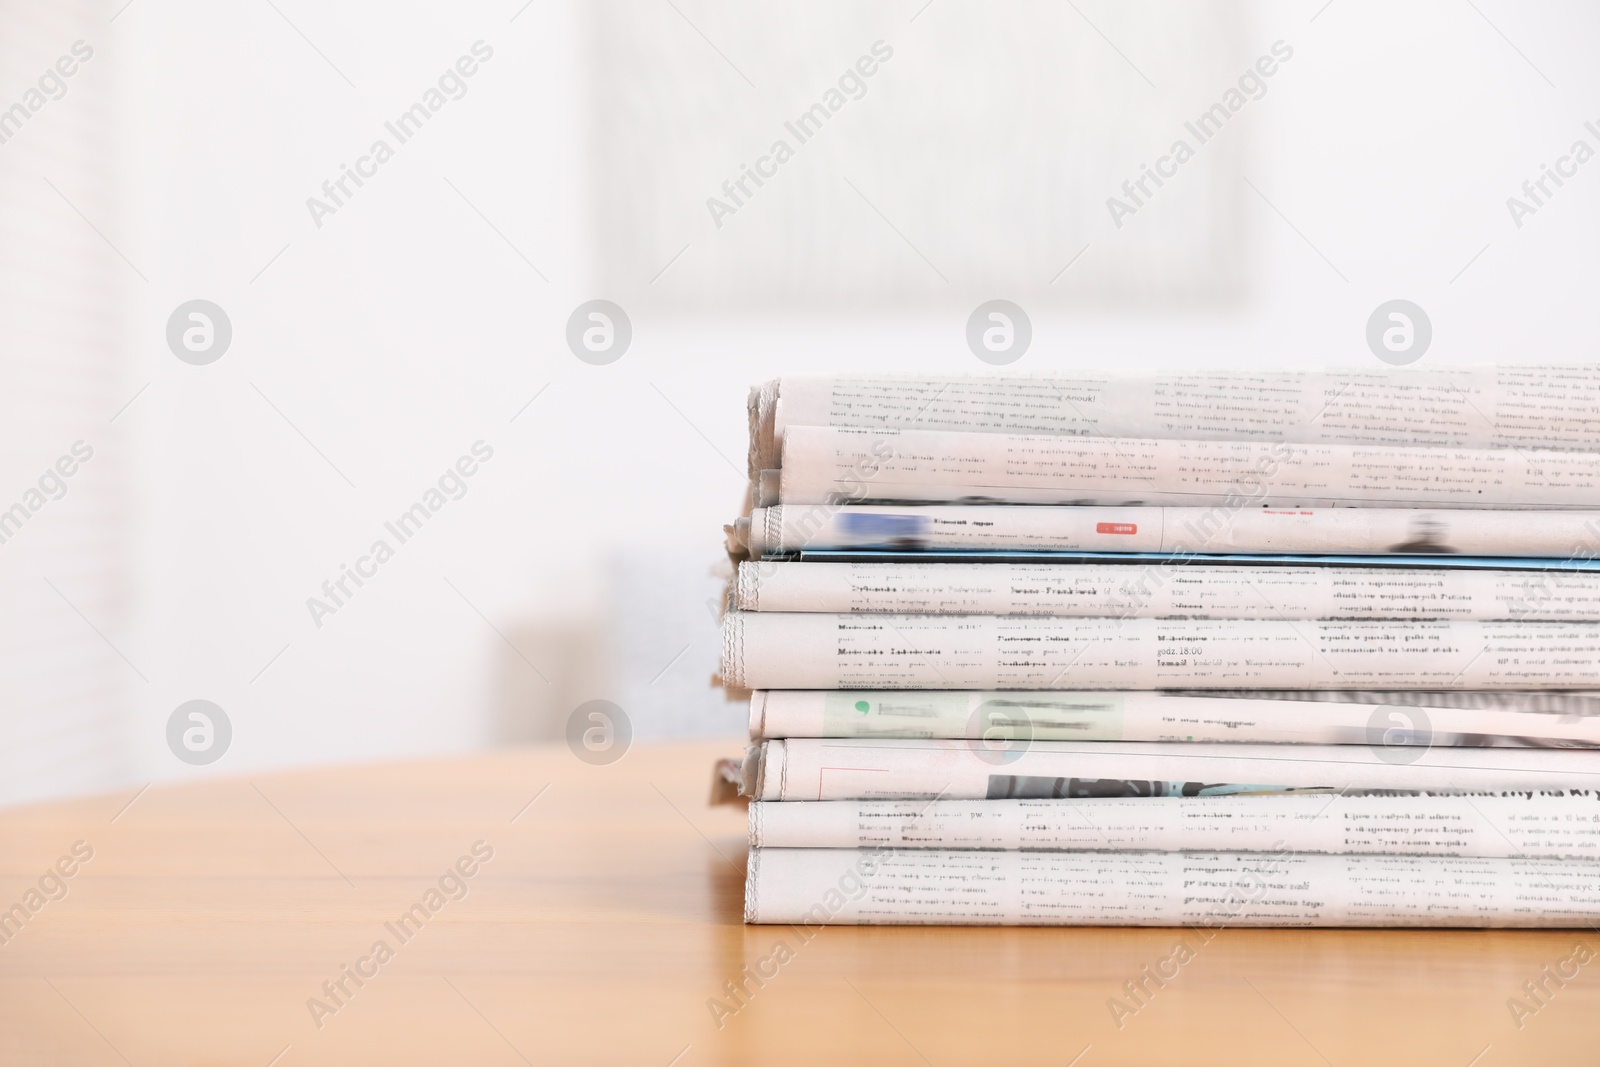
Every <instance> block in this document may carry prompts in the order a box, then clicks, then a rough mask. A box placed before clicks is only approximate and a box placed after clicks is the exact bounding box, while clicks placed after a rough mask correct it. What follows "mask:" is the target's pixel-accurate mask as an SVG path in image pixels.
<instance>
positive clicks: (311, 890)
mask: <svg viewBox="0 0 1600 1067" xmlns="http://www.w3.org/2000/svg"><path fill="white" fill-rule="evenodd" d="M736 747H737V746H735V745H728V744H723V745H711V744H694V745H678V746H670V747H667V746H661V747H653V746H649V745H643V744H641V745H636V746H635V747H634V748H633V750H632V751H630V752H628V753H627V754H626V755H625V756H624V757H623V758H622V760H621V761H620V762H618V763H615V764H613V765H611V766H606V767H593V766H589V765H586V764H584V763H582V762H580V761H579V760H578V759H576V758H575V757H574V756H573V755H572V754H571V753H570V752H568V751H567V749H566V748H565V747H564V746H557V747H553V748H537V749H523V750H516V751H507V752H503V753H498V754H494V755H487V756H478V757H472V758H467V759H456V760H447V761H439V762H428V763H412V764H402V765H386V766H376V767H360V768H354V769H330V770H318V771H308V772H302V773H297V774H287V775H264V776H261V777H258V778H254V779H251V780H216V779H213V780H211V781H208V782H203V783H196V784H186V785H176V786H158V787H155V788H152V789H149V790H148V791H147V792H144V793H143V794H141V795H139V796H137V798H136V799H132V803H130V798H133V797H134V794H133V792H132V791H129V792H126V793H123V794H121V795H118V796H107V797H98V798H94V799H89V800H81V801H74V802H71V803H64V804H51V805H47V806H40V807H35V808H29V809H20V810H13V811H9V812H4V813H0V908H9V907H10V906H11V904H12V903H13V902H23V903H27V900H26V898H25V894H26V893H27V892H28V890H29V889H30V888H33V889H37V888H38V887H39V882H40V880H41V878H44V876H45V874H46V872H47V871H49V870H52V869H55V867H54V865H55V864H57V863H58V861H63V860H64V862H62V866H61V869H70V870H72V871H73V872H74V873H73V876H72V877H71V878H60V880H59V881H57V878H59V875H57V878H44V882H45V889H46V890H47V891H48V894H47V893H45V892H41V893H40V894H39V896H38V897H36V898H34V900H35V901H36V902H38V903H39V904H40V906H39V909H38V911H37V913H36V914H34V915H32V917H31V918H30V919H29V920H28V921H27V922H26V924H24V925H22V926H21V929H20V930H17V931H15V932H12V927H10V926H7V927H6V928H5V929H6V932H7V933H8V934H9V935H10V936H9V940H7V941H6V943H4V944H0V1065H4V1067H11V1065H13V1064H34V1063H39V1064H57V1063H60V1064H122V1063H128V1064H133V1065H135V1067H146V1065H148V1067H168V1065H179V1064H194V1065H222V1064H229V1065H254V1067H267V1065H269V1064H276V1065H279V1067H298V1065H301V1064H314V1063H326V1064H363V1063H373V1064H380V1063H381V1064H402V1063H418V1064H432V1065H442V1064H487V1065H497V1064H505V1065H515V1064H519V1063H524V1062H526V1063H539V1064H543V1063H560V1064H582V1063H634V1064H646V1065H654V1067H667V1065H669V1064H678V1065H683V1067H687V1065H690V1064H749V1063H793V1064H807V1065H811V1064H828V1063H842V1062H850V1061H857V1062H867V1061H870V1062H872V1063H874V1064H937V1065H941V1067H942V1065H945V1064H958V1063H989V1064H994V1063H1004V1064H1033V1063H1038V1064H1055V1065H1066V1064H1069V1063H1075V1064H1078V1065H1081V1067H1096V1065H1099V1064H1108V1063H1146V1064H1148V1063H1157V1062H1162V1063H1225V1064H1229V1065H1237V1064H1270V1065H1273V1067H1283V1065H1292V1064H1324V1063H1331V1064H1340V1065H1343V1064H1373V1063H1403V1064H1422V1063H1440V1064H1448V1065H1451V1067H1467V1065H1468V1064H1476V1065H1482V1067H1490V1065H1497V1064H1508V1063H1537V1064H1541V1065H1556V1064H1564V1063H1594V1062H1595V1061H1596V1059H1597V1058H1600V1047H1597V1045H1596V1042H1595V1038H1596V1037H1597V1036H1600V959H1597V960H1596V961H1595V962H1592V963H1590V964H1589V965H1588V966H1586V967H1585V968H1584V969H1583V970H1582V971H1580V973H1579V975H1578V977H1577V978H1575V979H1572V980H1571V981H1569V982H1568V983H1567V984H1566V986H1565V988H1562V989H1559V990H1556V991H1555V992H1554V994H1553V996H1551V997H1550V998H1549V999H1548V1001H1547V1003H1546V1005H1545V1006H1543V1007H1542V1008H1540V1010H1539V1011H1538V1012H1537V1013H1536V1014H1533V1015H1531V1016H1526V1017H1524V1018H1523V1019H1522V1020H1521V1023H1522V1026H1521V1028H1520V1029H1519V1028H1518V1026H1517V1025H1516V1023H1515V1022H1514V1021H1513V1018H1512V1015H1511V1012H1510V1011H1509V1009H1508V1008H1507V1000H1508V998H1510V997H1513V996H1516V995H1519V994H1521V993H1522V992H1523V990H1522V984H1523V983H1524V982H1525V981H1530V980H1534V979H1537V978H1538V977H1539V974H1540V971H1541V969H1542V968H1543V967H1544V966H1545V965H1547V964H1554V963H1555V962H1556V961H1558V960H1561V959H1565V958H1567V957H1568V956H1569V955H1570V954H1571V952H1572V947H1573V945H1574V944H1575V943H1576V942H1578V941H1580V940H1581V941H1586V942H1587V943H1588V944H1589V945H1591V946H1593V947H1594V948H1596V949H1600V933H1596V932H1594V931H1584V932H1582V933H1581V934H1576V935H1575V934H1573V933H1570V932H1568V933H1559V932H1557V933H1536V932H1526V933H1524V932H1479V931H1437V932H1435V931H1425V932H1417V931H1410V932H1408V931H1340V930H1322V931H1264V930H1224V931H1222V932H1221V933H1220V934H1219V935H1218V936H1217V937H1216V938H1215V940H1213V941H1212V942H1211V943H1210V944H1208V945H1206V946H1204V947H1202V948H1199V949H1198V951H1197V955H1196V958H1194V959H1193V960H1191V961H1190V962H1189V963H1188V964H1187V965H1185V966H1184V967H1183V968H1182V970H1181V972H1180V974H1179V976H1178V977H1177V978H1176V979H1173V980H1172V981H1170V982H1168V983H1167V984H1166V986H1165V987H1164V988H1162V989H1160V990H1158V991H1157V992H1156V994H1155V995H1154V996H1153V997H1151V998H1150V999H1149V1000H1148V1001H1147V1003H1146V1004H1145V1006H1144V1007H1142V1008H1141V1009H1140V1010H1139V1011H1138V1012H1137V1013H1136V1014H1135V1015H1133V1016H1132V1017H1126V1018H1123V1019H1122V1020H1121V1022H1122V1025H1121V1027H1120V1028H1119V1027H1118V1026H1117V1024H1116V1022H1114V1021H1113V1017H1112V1014H1111V1012H1110V1010H1109V1009H1108V1007H1107V1002H1108V1000H1109V999H1110V998H1111V997H1113V996H1118V995H1120V994H1121V993H1122V987H1123V983H1124V982H1125V981H1128V980H1130V979H1136V978H1138V977H1139V975H1140V969H1141V967H1143V966H1144V965H1145V964H1153V963H1154V962H1155V961H1156V960H1157V959H1160V958H1162V957H1165V956H1167V955H1168V954H1169V953H1170V952H1171V949H1172V946H1173V945H1174V943H1175V942H1176V941H1177V940H1178V939H1179V938H1180V937H1181V936H1184V932H1182V931H1175V930H1139V929H1077V930H1018V929H892V928H877V929H866V928H862V929H852V928H845V927H837V928H830V929H827V930H824V931H822V932H821V933H819V934H817V935H816V936H815V937H814V938H813V939H811V940H809V941H802V940H801V938H800V937H799V936H797V933H796V931H795V930H793V929H792V928H789V927H748V926H745V925H744V924H743V923H742V921H741V897H742V893H743V878H744V847H745V846H744V836H743V819H744V816H743V812H742V811H741V810H740V809H737V808H726V807H724V808H709V807H708V806H707V804H706V799H707V795H708V791H709V783H710V765H711V762H712V760H713V759H714V758H715V757H716V756H718V755H727V754H731V752H732V750H733V749H735V748H736ZM536 798H537V799H536ZM77 842H83V844H82V845H78V852H79V854H80V855H81V854H82V853H83V852H84V851H86V850H87V849H92V850H93V856H92V858H91V859H89V860H87V861H86V862H81V863H79V862H77V861H76V860H74V858H73V848H74V845H75V843H77ZM477 842H482V844H481V845H478V846H477V847H478V852H479V854H483V853H485V852H486V851H488V850H490V849H492V852H493V857H492V859H488V860H487V861H482V862H475V861H474V859H473V849H474V844H475V843H477ZM463 857H465V862H462V863H461V867H462V868H463V869H466V870H470V871H472V875H471V877H463V876H461V875H460V874H459V872H457V874H456V876H455V877H446V874H447V872H449V871H452V870H454V869H455V865H456V864H457V863H458V861H460V860H462V858H463ZM441 877H443V878H444V887H445V890H447V891H448V892H443V891H439V885H440V880H441ZM62 888H64V889H65V890H66V895H65V896H64V897H60V892H61V890H62ZM430 889H432V890H435V891H436V892H437V893H438V895H437V896H436V897H434V898H432V899H431V900H430V899H429V897H428V892H429V890H430ZM50 894H53V895H56V896H58V897H60V899H55V900H48V899H47V896H48V895H50ZM463 894H464V895H463ZM452 896H456V897H459V899H451V897H452ZM413 904H420V905H422V907H421V909H420V914H419V913H418V912H412V919H411V920H410V921H409V922H408V923H407V924H406V925H404V926H401V925H397V922H398V920H400V919H401V918H402V916H404V915H405V914H406V913H407V909H408V908H411V906H412V905H413ZM430 904H436V905H437V907H436V909H435V910H433V911H430V910H429V905H430ZM0 918H3V916H0ZM386 924H388V925H386ZM402 935H403V936H402ZM1189 936H1190V937H1192V935H1189ZM380 941H382V942H384V943H385V945H386V946H387V948H388V950H389V951H388V953H387V954H384V953H378V954H377V955H374V954H373V951H372V950H373V948H374V946H375V944H376V943H377V942H380ZM779 942H782V943H784V944H785V945H786V946H787V949H788V950H789V951H792V953H793V957H792V958H790V959H787V961H786V962H784V963H782V964H781V966H780V965H777V964H776V963H769V964H767V965H766V969H767V970H768V972H769V973H770V972H771V971H772V969H773V968H774V967H776V968H777V974H776V975H775V976H773V977H772V978H771V979H769V980H767V981H766V982H765V985H764V986H762V987H760V988H757V987H756V986H755V985H754V984H753V983H751V984H750V986H749V988H750V989H752V990H753V993H752V994H751V995H749V996H748V997H746V998H743V1006H742V1007H741V1008H740V1010H738V1011H737V1012H735V1013H733V1014H731V1015H728V1014H726V1013H725V1012H724V1013H721V1014H722V1015H723V1017H722V1018H721V1019H720V1020H719V1021H720V1022H721V1026H720V1028H719V1026H718V1025H717V1021H714V1018H713V1011H712V1010H711V1008H710V1007H709V1006H708V1002H710V1001H712V1000H713V999H719V1000H721V1001H722V1003H723V1004H724V1006H725V1008H729V1007H733V1006H736V1004H737V1002H735V1001H732V1000H731V999H730V998H729V997H728V995H727V991H726V988H725V985H724V983H726V982H729V981H735V982H737V981H739V980H740V979H741V977H742V976H741V972H742V970H743V969H744V968H745V967H746V966H747V965H750V966H754V965H756V964H757V963H758V961H760V960H762V959H763V958H771V957H772V955H773V952H774V948H775V946H776V945H777V944H778V943H779ZM783 955H785V956H787V955H788V953H787V952H785V953H783ZM380 957H382V958H381V959H380ZM363 961H364V962H363ZM346 966H350V967H359V968H360V969H361V970H363V971H365V972H366V973H367V974H368V975H369V977H366V978H364V979H361V984H360V985H357V984H356V979H354V978H351V977H347V976H346V975H347V973H348V972H345V971H343V970H342V968H343V967H346ZM341 979H342V981H343V986H344V988H343V991H342V992H341V991H340V990H339V989H338V987H337V986H336V985H332V983H335V982H338V981H340V980H341ZM325 982H327V983H330V986H331V988H332V989H333V994H332V995H330V994H329V993H328V992H326V991H325V989H324V983H325ZM1550 988H1552V989H1554V988H1555V987H1554V986H1553V985H1552V986H1551V987H1550ZM312 998H317V1000H318V1001H319V1002H320V1003H321V1005H322V1007H321V1008H320V1009H317V1008H315V1007H314V1006H313V1005H311V1004H308V1001H311V1000H312ZM335 998H337V999H335Z"/></svg>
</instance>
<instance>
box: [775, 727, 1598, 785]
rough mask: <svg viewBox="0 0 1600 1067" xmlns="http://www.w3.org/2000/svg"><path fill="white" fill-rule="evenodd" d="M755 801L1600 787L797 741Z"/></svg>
mask: <svg viewBox="0 0 1600 1067" xmlns="http://www.w3.org/2000/svg"><path fill="white" fill-rule="evenodd" d="M745 772H746V773H745V780H744V783H743V789H744V792H745V794H746V795H747V796H749V797H751V798H752V799H754V800H915V799H918V798H921V799H926V800H934V799H940V800H1002V799H1021V800H1034V799H1062V798H1066V799H1073V798H1078V797H1095V796H1134V797H1158V796H1216V795H1222V794H1227V793H1287V792H1306V791H1311V790H1320V791H1327V792H1334V793H1365V792H1373V791H1391V792H1393V791H1398V792H1417V793H1502V792H1514V791H1539V790H1544V791H1553V790H1562V791H1565V790H1569V789H1594V788H1596V787H1600V758H1597V757H1596V754H1595V753H1594V752H1592V751H1589V750H1584V749H1552V748H1444V747H1432V748H1428V747H1418V748H1410V749H1396V748H1388V747H1384V746H1376V745H1375V746H1372V747H1367V746H1362V745H1256V744H1230V745H1212V744H1200V743H1195V744H1165V743H1156V742H1139V743H1134V744H1120V743H1117V742H1112V741H1034V742H1031V743H1023V742H1018V743H1015V744H996V743H993V742H986V741H976V740H975V741H956V740H939V739H931V740H918V741H912V740H905V741H901V740H889V739H853V738H851V739H840V738H826V739H817V738H789V739H787V740H773V741H763V742H761V743H760V744H758V745H755V746H752V755H751V757H750V758H748V759H747V764H746V767H745Z"/></svg>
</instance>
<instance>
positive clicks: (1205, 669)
mask: <svg viewBox="0 0 1600 1067" xmlns="http://www.w3.org/2000/svg"><path fill="white" fill-rule="evenodd" d="M1262 613H1263V614H1266V609H1265V608H1263V612H1262ZM722 625H723V630H722V668H721V676H722V680H723V682H724V684H726V685H729V686H732V687H734V688H741V689H852V688H857V689H1600V625H1597V624H1594V623H1578V622H1476V621H1460V620H1449V621H1442V622H1418V621H1401V622H1370V621H1359V620H1358V621H1326V620H1321V621H1292V620H1290V621H1285V620H1282V619H1271V620H1261V619H1255V620H1249V619H1245V620H1226V621H1195V620H1164V619H1137V618H1117V619H1104V618H1102V619H1076V618H1057V617H1043V616H1027V615H846V614H837V613H821V612H818V613H811V612H766V611H730V612H728V613H727V614H726V615H725V616H724V617H723V623H722Z"/></svg>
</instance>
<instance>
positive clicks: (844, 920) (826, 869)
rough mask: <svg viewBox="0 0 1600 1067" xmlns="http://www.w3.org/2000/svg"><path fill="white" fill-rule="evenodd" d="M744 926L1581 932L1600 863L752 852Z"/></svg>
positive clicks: (1593, 905)
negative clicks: (1404, 928) (1526, 929)
mask: <svg viewBox="0 0 1600 1067" xmlns="http://www.w3.org/2000/svg"><path fill="white" fill-rule="evenodd" d="M745 921H746V922H749V923H798V924H801V925H802V926H803V927H812V926H818V925H824V924H829V923H835V924H878V923H914V924H932V925H953V924H959V925H1022V926H1093V925H1104V926H1179V925H1183V926H1189V927H1191V928H1193V929H1192V930H1191V932H1190V933H1187V934H1186V935H1185V936H1186V937H1194V938H1196V939H1197V940H1196V943H1197V944H1201V945H1203V944H1204V943H1205V941H1206V940H1209V938H1210V937H1212V936H1215V935H1214V934H1212V933H1211V931H1212V930H1215V929H1218V928H1223V927H1230V926H1457V927H1493V926H1503V927H1513V926H1526V927H1545V928H1567V927H1580V926H1584V927H1587V926H1592V925H1593V924H1594V923H1595V922H1596V921H1600V863H1597V862H1595V861H1591V860H1539V859H1472V858H1466V857H1457V856H1330V855H1301V854H1295V853H1291V852H1278V853H1269V854H1265V855H1263V854H1261V853H1238V852H1114V853H1103V852H971V851H948V850H940V851H934V850H917V849H906V850H890V849H884V850H869V851H864V850H858V849H817V848H761V849H756V850H754V851H753V852H751V853H750V866H749V870H748V873H747V875H746V878H745ZM1190 951H1191V952H1192V951H1193V950H1192V949H1191V950H1190Z"/></svg>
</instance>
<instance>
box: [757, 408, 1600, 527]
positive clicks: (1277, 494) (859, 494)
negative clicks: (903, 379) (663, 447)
mask: <svg viewBox="0 0 1600 1067" xmlns="http://www.w3.org/2000/svg"><path fill="white" fill-rule="evenodd" d="M778 487H779V489H778V495H779V500H778V501H772V500H770V499H767V498H766V496H765V495H763V496H762V497H761V499H758V500H757V504H758V505H761V506H766V505H769V504H771V503H775V502H776V503H782V504H788V505H794V504H838V503H841V502H850V503H957V504H960V503H965V504H1078V505H1093V506H1126V505H1184V506H1191V507H1192V506H1218V507H1222V508H1236V509H1241V510H1242V509H1243V508H1246V507H1270V508H1317V507H1347V506H1360V507H1372V506H1384V505H1388V506H1392V507H1427V508H1502V509H1503V508H1512V509H1519V510H1520V509H1534V510H1537V509H1552V510H1556V509H1559V510H1571V509H1591V510H1592V509H1593V508H1594V506H1595V501H1596V500H1600V452H1555V451H1533V450H1530V449H1523V448H1517V449H1500V450H1492V449H1467V448H1402V447H1398V446H1390V445H1367V446H1353V445H1338V444H1334V445H1326V444H1317V445H1304V444H1284V443H1277V444H1270V443H1267V442H1248V441H1192V440H1156V439H1153V438H1132V437H1124V438H1109V437H1042V436H1018V435H1015V434H998V433H958V432H937V431H923V430H904V431H877V432H874V431H865V430H835V429H827V428H822V427H814V426H794V427H791V428H790V429H789V430H788V431H786V432H785V434H784V438H783V468H782V471H781V472H780V475H779V480H778Z"/></svg>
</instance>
